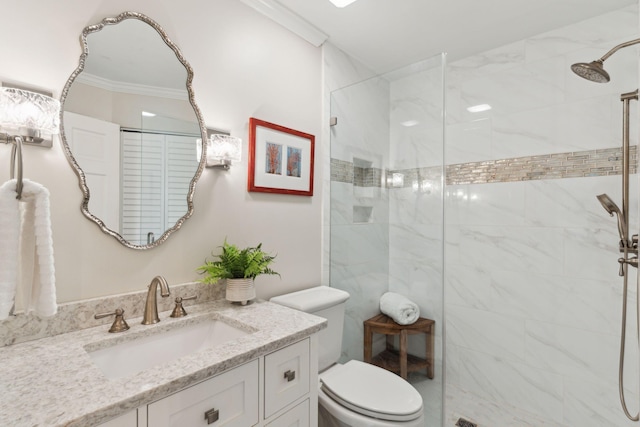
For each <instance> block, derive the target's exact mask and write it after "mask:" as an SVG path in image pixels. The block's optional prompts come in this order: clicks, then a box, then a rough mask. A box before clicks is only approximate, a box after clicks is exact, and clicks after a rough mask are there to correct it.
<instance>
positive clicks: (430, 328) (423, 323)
mask: <svg viewBox="0 0 640 427" xmlns="http://www.w3.org/2000/svg"><path fill="white" fill-rule="evenodd" d="M435 324H436V322H435V321H434V320H431V319H425V318H422V317H420V318H418V320H417V321H416V322H415V323H412V324H411V325H399V324H397V323H396V322H394V321H393V319H391V318H390V317H388V316H387V315H385V314H378V315H377V316H374V317H372V318H371V319H369V320H365V321H364V361H365V362H367V363H371V364H373V365H377V366H380V367H381V368H384V369H386V370H388V371H391V372H395V373H396V374H399V375H400V376H401V377H402V378H404V379H405V380H406V379H407V374H408V373H409V372H413V371H418V370H420V369H426V370H427V377H428V378H430V379H433V345H434V335H435V330H434V325H435ZM373 334H384V335H386V336H387V348H386V349H385V350H384V351H383V352H381V353H380V354H378V355H376V356H375V357H372V351H373V349H372V344H373ZM415 334H426V335H427V353H426V356H425V358H424V359H422V358H419V357H416V356H413V355H411V354H407V336H408V335H415ZM396 335H400V350H399V351H398V350H396V349H395V348H394V340H395V336H396Z"/></svg>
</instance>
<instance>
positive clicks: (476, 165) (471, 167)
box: [331, 145, 638, 188]
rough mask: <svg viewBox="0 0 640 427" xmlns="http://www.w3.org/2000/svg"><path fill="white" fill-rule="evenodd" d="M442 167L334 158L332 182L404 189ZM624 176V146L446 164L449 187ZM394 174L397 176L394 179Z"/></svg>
mask: <svg viewBox="0 0 640 427" xmlns="http://www.w3.org/2000/svg"><path fill="white" fill-rule="evenodd" d="M637 164H638V147H637V146H635V145H634V146H631V147H629V172H630V173H631V174H635V173H637V169H638V167H637ZM441 170H442V168H441V167H439V166H432V167H426V168H415V169H404V170H389V171H383V170H381V169H377V168H359V167H354V166H353V163H350V162H347V161H344V160H336V159H331V180H332V181H338V182H345V183H350V184H353V185H355V186H359V187H382V185H383V182H384V181H383V177H384V176H385V174H386V176H387V177H388V180H387V187H389V188H405V187H411V186H415V185H416V183H418V185H421V183H423V182H427V181H431V182H433V181H434V180H438V179H439V176H440V173H441ZM621 173H622V147H616V148H606V149H601V150H590V151H575V152H569V153H556V154H544V155H539V156H527V157H515V158H510V159H500V160H486V161H482V162H470V163H459V164H454V165H447V167H446V184H447V185H460V184H487V183H492V182H516V181H531V180H540V179H562V178H586V177H590V176H608V175H620V174H621ZM394 174H395V176H394Z"/></svg>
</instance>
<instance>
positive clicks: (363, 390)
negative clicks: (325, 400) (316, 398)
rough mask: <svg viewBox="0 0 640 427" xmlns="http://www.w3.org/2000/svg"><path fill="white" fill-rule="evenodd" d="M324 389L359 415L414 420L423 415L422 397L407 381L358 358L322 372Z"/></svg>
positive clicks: (321, 380)
mask: <svg viewBox="0 0 640 427" xmlns="http://www.w3.org/2000/svg"><path fill="white" fill-rule="evenodd" d="M320 382H321V388H322V391H324V392H325V393H326V394H327V395H328V396H329V397H330V398H331V399H333V400H334V401H336V402H338V403H339V404H341V405H342V406H344V407H346V408H349V409H350V410H352V411H354V412H357V413H359V414H362V415H365V416H368V417H372V418H377V419H381V420H387V421H411V420H414V419H416V418H418V417H419V416H420V415H421V414H422V397H421V396H420V393H418V391H417V390H416V389H415V388H413V386H411V384H409V383H408V382H406V381H405V380H403V379H402V378H400V377H399V376H397V375H395V374H394V373H392V372H389V371H386V370H384V369H382V368H379V367H377V366H374V365H370V364H368V363H364V362H361V361H359V360H350V361H349V362H347V363H345V364H344V365H336V366H334V367H333V368H331V369H329V370H328V371H326V372H325V373H323V374H321V375H320Z"/></svg>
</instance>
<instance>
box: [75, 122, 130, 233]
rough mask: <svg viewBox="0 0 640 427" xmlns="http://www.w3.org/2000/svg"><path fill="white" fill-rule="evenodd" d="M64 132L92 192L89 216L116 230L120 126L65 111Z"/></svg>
mask: <svg viewBox="0 0 640 427" xmlns="http://www.w3.org/2000/svg"><path fill="white" fill-rule="evenodd" d="M64 130H65V134H66V137H67V143H68V144H69V146H70V147H71V150H72V151H73V156H74V157H75V159H76V161H77V162H78V164H79V165H80V167H81V168H82V170H83V171H84V174H85V177H86V180H87V186H88V187H89V188H90V189H91V194H90V198H89V212H91V213H92V214H93V215H95V216H97V217H98V218H100V219H102V221H103V222H104V223H105V224H106V225H107V227H109V228H110V229H112V230H119V229H120V172H119V171H120V125H118V124H115V123H110V122H106V121H103V120H98V119H94V118H92V117H87V116H83V115H80V114H75V113H71V112H68V111H65V112H64Z"/></svg>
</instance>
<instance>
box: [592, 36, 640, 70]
mask: <svg viewBox="0 0 640 427" xmlns="http://www.w3.org/2000/svg"><path fill="white" fill-rule="evenodd" d="M638 43H640V39H634V40H629V41H628V42H624V43H620V44H619V45H618V46H614V47H613V48H611V50H610V51H609V52H607V53H605V54H604V55H602V57H601V58H600V59H598V60H596V62H599V63H601V64H602V63H603V62H604V61H606V60H607V59H608V58H609V57H610V56H611V55H613V54H614V53H616V52H617V51H619V50H620V49H624V48H625V47H629V46H633V45H634V44H638Z"/></svg>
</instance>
